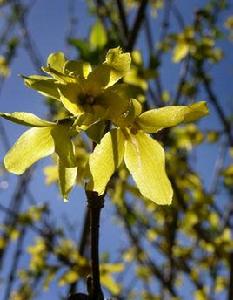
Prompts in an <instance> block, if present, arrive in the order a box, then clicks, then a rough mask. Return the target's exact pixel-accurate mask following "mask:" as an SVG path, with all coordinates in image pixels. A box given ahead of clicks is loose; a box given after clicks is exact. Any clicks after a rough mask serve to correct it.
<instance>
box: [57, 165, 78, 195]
mask: <svg viewBox="0 0 233 300" xmlns="http://www.w3.org/2000/svg"><path fill="white" fill-rule="evenodd" d="M58 176H59V189H60V192H61V195H62V197H63V199H64V201H67V197H68V195H69V193H70V191H71V190H72V188H73V187H74V185H75V183H76V178H77V167H75V168H66V167H65V165H64V164H63V163H62V161H61V160H59V163H58Z"/></svg>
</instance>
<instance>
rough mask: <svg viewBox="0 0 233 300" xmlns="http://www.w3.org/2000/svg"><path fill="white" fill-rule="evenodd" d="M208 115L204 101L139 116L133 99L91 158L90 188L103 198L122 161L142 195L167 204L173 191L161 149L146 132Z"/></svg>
mask: <svg viewBox="0 0 233 300" xmlns="http://www.w3.org/2000/svg"><path fill="white" fill-rule="evenodd" d="M207 113H208V109H207V107H206V105H205V102H198V103H196V104H193V105H190V106H167V107H163V108H159V109H152V110H149V111H147V112H144V113H141V108H140V104H139V103H138V102H137V100H133V101H132V106H131V109H130V110H129V112H128V114H125V115H124V116H122V118H121V119H119V120H118V124H116V125H119V127H117V128H114V129H112V130H111V131H110V132H108V133H106V134H105V136H104V137H103V139H102V140H101V142H100V144H99V145H97V146H96V148H95V149H94V152H93V153H92V154H91V155H90V162H89V164H90V172H91V175H92V182H91V184H90V188H91V189H93V190H94V191H96V192H97V193H98V194H100V195H102V194H103V193H104V191H105V187H106V185H107V183H108V181H109V179H110V177H111V175H112V174H113V173H114V171H115V170H116V169H117V168H118V167H119V165H120V164H121V163H122V161H123V160H124V162H125V164H126V167H127V168H128V169H129V171H130V173H131V175H132V176H133V178H134V180H135V182H136V184H137V187H138V188H139V190H140V192H141V194H142V195H143V196H145V197H146V198H148V199H150V200H152V201H154V202H155V203H157V204H170V203H171V200H172V194H173V192H172V188H171V184H170V181H169V179H168V177H167V175H166V172H165V159H164V150H163V148H162V146H161V145H160V144H159V143H158V142H157V141H156V140H154V139H152V138H151V137H150V136H149V135H148V133H155V132H157V131H159V130H161V129H163V128H165V127H171V126H175V125H177V124H179V123H181V122H186V121H193V120H196V119H198V118H200V117H202V116H204V115H206V114H207Z"/></svg>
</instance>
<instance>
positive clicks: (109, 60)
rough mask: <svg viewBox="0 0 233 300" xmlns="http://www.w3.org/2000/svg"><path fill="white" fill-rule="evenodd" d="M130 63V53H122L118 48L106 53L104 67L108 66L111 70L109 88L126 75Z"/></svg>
mask: <svg viewBox="0 0 233 300" xmlns="http://www.w3.org/2000/svg"><path fill="white" fill-rule="evenodd" d="M130 62H131V58H130V53H128V52H126V53H123V51H122V49H121V48H120V47H117V48H114V49H110V50H109V51H108V53H107V55H106V58H105V61H104V65H107V66H109V67H110V69H111V71H110V81H109V84H108V85H109V86H111V85H113V84H115V83H116V82H117V81H118V80H119V79H121V78H122V77H124V76H125V75H126V74H127V72H128V71H129V69H130Z"/></svg>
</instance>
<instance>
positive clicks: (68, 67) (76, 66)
mask: <svg viewBox="0 0 233 300" xmlns="http://www.w3.org/2000/svg"><path fill="white" fill-rule="evenodd" d="M90 72H91V65H90V64H89V63H87V62H83V61H77V60H68V61H67V62H66V63H65V65H64V73H65V74H70V75H71V74H72V75H74V76H79V77H80V78H82V79H86V78H87V76H88V75H89V73H90Z"/></svg>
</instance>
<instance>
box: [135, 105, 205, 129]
mask: <svg viewBox="0 0 233 300" xmlns="http://www.w3.org/2000/svg"><path fill="white" fill-rule="evenodd" d="M207 114H208V108H207V106H206V103H205V102H204V101H201V102H197V103H195V104H193V105H190V106H165V107H162V108H158V109H152V110H149V111H146V112H145V113H143V114H141V115H140V116H139V117H138V119H137V121H136V122H137V124H138V125H139V127H140V128H141V129H143V130H144V131H146V132H148V133H153V132H157V131H158V130H160V129H162V128H165V127H171V126H176V125H178V124H179V123H181V122H190V121H194V120H197V119H199V118H201V117H203V116H205V115H207Z"/></svg>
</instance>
